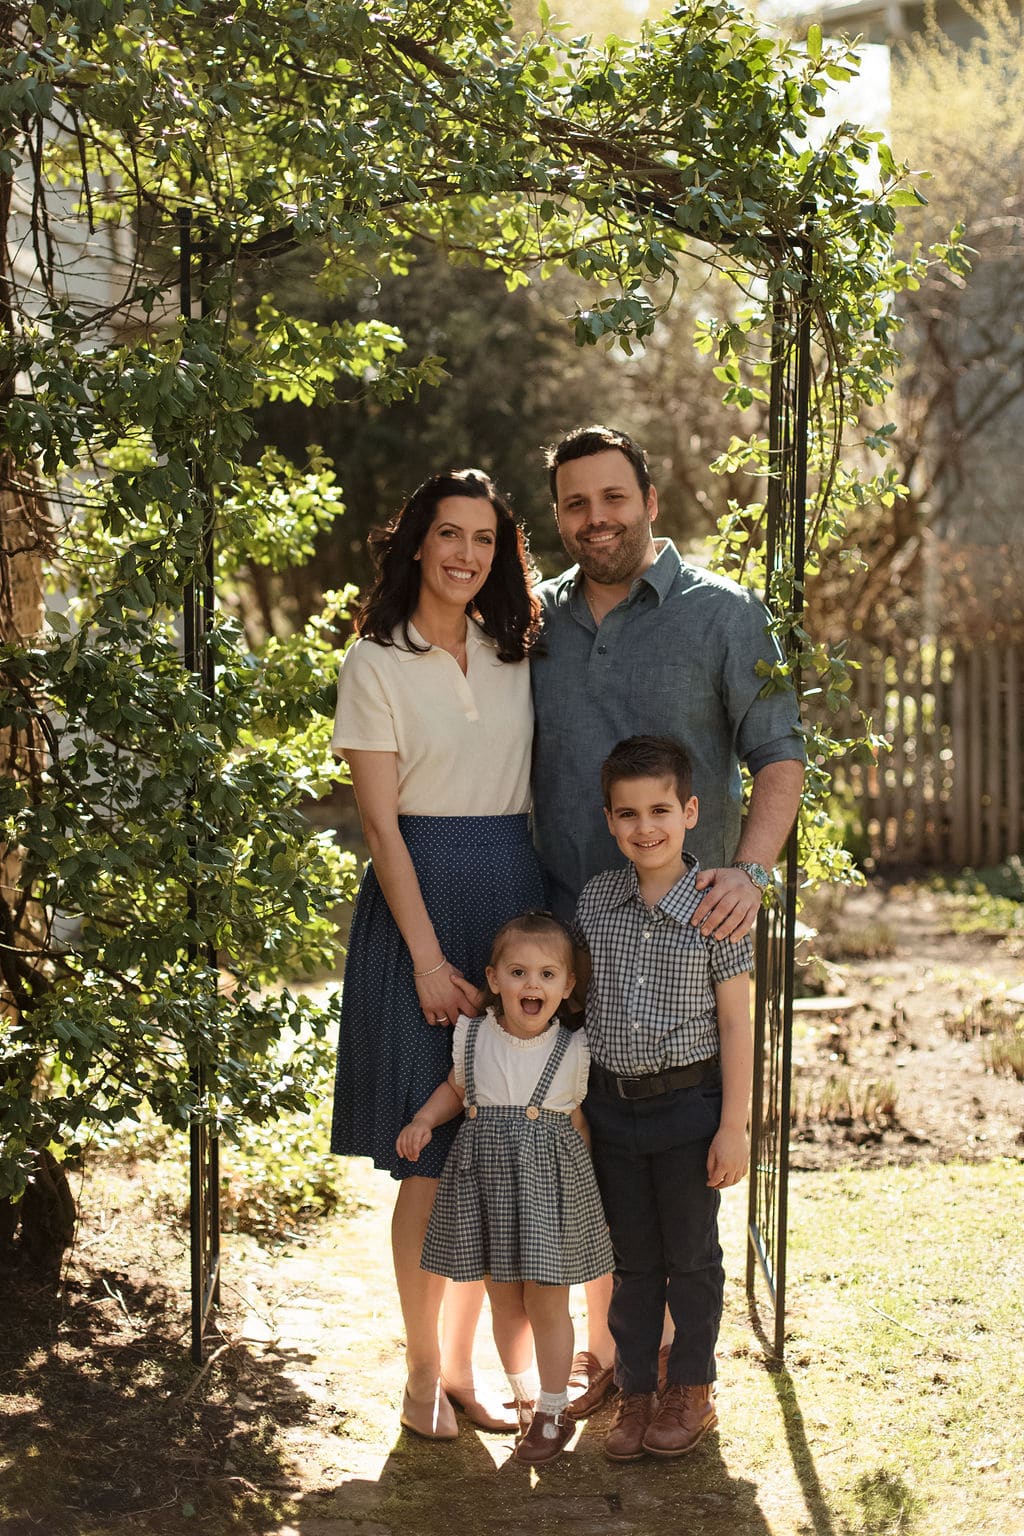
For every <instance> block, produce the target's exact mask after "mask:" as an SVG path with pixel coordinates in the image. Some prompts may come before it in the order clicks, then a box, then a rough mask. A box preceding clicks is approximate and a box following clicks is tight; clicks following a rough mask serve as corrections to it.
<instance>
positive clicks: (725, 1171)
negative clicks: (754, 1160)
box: [708, 1125, 750, 1189]
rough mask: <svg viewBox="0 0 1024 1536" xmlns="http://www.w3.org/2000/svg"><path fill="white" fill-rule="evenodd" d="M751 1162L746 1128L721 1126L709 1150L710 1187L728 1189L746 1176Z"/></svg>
mask: <svg viewBox="0 0 1024 1536" xmlns="http://www.w3.org/2000/svg"><path fill="white" fill-rule="evenodd" d="M749 1162H750V1143H749V1141H748V1140H747V1133H746V1129H744V1130H733V1129H731V1128H730V1127H729V1126H724V1125H722V1126H719V1128H718V1131H717V1132H716V1134H715V1138H714V1140H713V1141H712V1143H711V1146H710V1148H709V1150H708V1188H709V1189H728V1188H729V1186H730V1185H732V1184H738V1183H739V1182H740V1180H741V1179H742V1178H743V1177H744V1175H745V1174H746V1171H747V1167H748V1165H749Z"/></svg>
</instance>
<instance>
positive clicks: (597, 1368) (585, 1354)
mask: <svg viewBox="0 0 1024 1536" xmlns="http://www.w3.org/2000/svg"><path fill="white" fill-rule="evenodd" d="M614 1391H615V1382H614V1379H613V1377H612V1367H611V1366H610V1365H602V1364H601V1362H600V1360H599V1359H598V1358H597V1356H596V1355H592V1354H591V1353H590V1351H589V1350H586V1349H585V1350H581V1351H580V1353H579V1354H578V1355H577V1356H576V1357H575V1359H574V1360H573V1362H572V1375H571V1376H570V1377H569V1417H570V1418H572V1419H587V1418H589V1417H590V1415H591V1414H592V1413H596V1412H597V1410H598V1408H600V1406H601V1404H602V1403H603V1402H604V1401H605V1399H606V1398H607V1397H610V1396H611V1394H612V1393H613V1392H614Z"/></svg>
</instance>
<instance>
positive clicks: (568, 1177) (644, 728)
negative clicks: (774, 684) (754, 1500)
mask: <svg viewBox="0 0 1024 1536" xmlns="http://www.w3.org/2000/svg"><path fill="white" fill-rule="evenodd" d="M547 467H548V474H549V482H550V490H551V499H552V503H553V507H554V515H555V518H556V520H557V524H558V530H559V533H560V536H561V539H562V543H563V545H564V547H565V550H566V553H567V554H568V555H569V557H570V558H571V559H572V560H573V561H574V562H575V563H574V564H573V566H572V567H571V569H569V570H567V571H566V572H565V573H564V574H563V575H562V576H560V577H557V578H555V579H553V580H551V581H547V582H544V583H542V584H540V585H539V586H536V587H535V586H534V585H533V583H532V580H531V570H530V565H529V559H528V554H527V547H526V542H525V539H524V535H523V532H522V529H521V528H520V526H519V525H518V524H517V522H516V520H515V518H514V517H513V515H512V513H511V511H510V509H509V507H508V504H507V503H506V501H505V500H504V498H503V497H502V496H501V495H500V493H499V492H498V490H497V489H496V488H495V486H494V485H493V483H492V482H491V480H490V479H489V478H488V476H487V475H485V474H483V473H482V472H481V471H479V470H474V469H465V470H458V471H450V472H447V473H444V474H439V475H435V476H433V477H432V478H431V479H429V480H428V481H426V482H425V483H424V484H423V485H421V486H420V487H419V488H418V489H417V490H416V491H415V492H414V493H413V495H412V496H411V497H410V498H409V500H408V501H407V502H406V504H405V506H404V507H403V508H402V509H401V511H400V512H399V513H398V514H397V516H396V517H395V518H394V519H393V520H392V521H391V522H390V523H389V524H388V525H387V527H386V528H384V529H382V530H380V531H379V533H378V534H376V535H375V555H376V559H377V579H376V582H375V584H374V586H373V588H372V590H371V591H370V594H369V597H368V598H367V600H366V602H365V604H364V605H363V608H362V610H361V612H360V614H359V617H358V620H357V626H356V627H357V638H356V639H355V640H354V642H353V643H352V644H351V645H350V646H349V648H348V649H347V651H346V653H345V657H344V661H343V665H342V670H341V677H340V681H339V688H338V706H337V715H336V721H335V732H334V750H335V752H336V753H337V754H338V756H340V757H343V758H344V759H345V760H346V761H347V762H348V765H349V768H350V771H351V777H352V784H353V787H354V790H355V795H356V799H357V802H358V806H359V813H360V817H361V820H362V825H363V830H364V835H365V839H366V843H367V847H368V849H369V853H370V862H369V863H368V865H367V868H366V871H365V874H364V877H363V881H362V884H361V887H360V891H359V896H358V899H357V903H356V909H355V914H354V919H353V924H352V929H351V935H350V940H349V949H348V959H347V963H346V970H345V984H344V992H343V1002H342V1018H341V1036H340V1041H339V1049H338V1072H337V1083H336V1093H335V1105H334V1128H333V1137H332V1148H333V1150H334V1151H335V1152H338V1153H342V1154H347V1155H358V1156H368V1157H371V1158H372V1159H373V1162H374V1164H375V1165H376V1166H377V1167H379V1168H383V1169H387V1170H388V1171H389V1172H390V1173H391V1175H392V1177H393V1178H394V1179H396V1180H397V1181H398V1183H399V1188H398V1197H397V1200H396V1203H395V1209H394V1216H393V1220H392V1246H393V1253H394V1265H395V1276H396V1280H397V1286H398V1295H399V1300H400V1304H401V1309H402V1316H403V1321H404V1326H405V1333H406V1366H407V1378H406V1386H405V1391H404V1395H403V1401H402V1410H401V1422H402V1424H403V1425H405V1426H406V1427H407V1428H408V1429H410V1430H412V1431H414V1432H415V1433H418V1434H420V1435H423V1436H426V1437H429V1438H431V1439H435V1440H449V1439H452V1438H453V1437H454V1436H455V1435H456V1434H457V1433H458V1419H457V1416H456V1410H460V1411H461V1412H462V1413H463V1414H464V1415H465V1417H466V1418H467V1419H468V1420H470V1421H471V1422H472V1423H474V1424H475V1425H477V1426H479V1427H480V1428H483V1429H488V1430H495V1431H514V1432H515V1433H516V1435H517V1439H516V1444H515V1450H514V1452H513V1455H514V1456H515V1458H516V1459H517V1460H519V1461H521V1462H525V1463H527V1464H529V1465H533V1466H541V1465H543V1464H545V1463H547V1462H550V1461H552V1460H553V1459H554V1458H555V1457H557V1456H558V1455H559V1454H561V1452H562V1451H563V1450H564V1449H565V1448H566V1446H567V1445H568V1443H569V1441H570V1440H571V1438H572V1435H573V1433H574V1430H575V1427H576V1425H577V1423H578V1422H579V1421H580V1420H581V1419H583V1418H586V1417H587V1416H588V1415H589V1414H591V1413H593V1412H594V1411H595V1410H596V1409H597V1408H598V1407H600V1406H601V1404H602V1403H604V1402H605V1400H606V1399H608V1398H609V1397H614V1403H615V1415H614V1419H613V1422H612V1424H611V1427H610V1429H609V1431H608V1434H607V1436H606V1437H605V1441H604V1450H605V1454H606V1455H607V1456H608V1457H609V1458H611V1459H612V1460H615V1461H632V1460H635V1459H638V1458H640V1457H642V1456H645V1455H654V1456H678V1455H682V1454H684V1453H686V1452H688V1451H690V1450H692V1449H693V1448H694V1447H695V1446H696V1445H698V1444H699V1443H700V1441H701V1440H702V1439H703V1437H704V1436H705V1435H706V1434H707V1433H708V1431H709V1430H711V1429H713V1428H714V1427H715V1425H716V1424H717V1409H716V1405H715V1397H714V1381H715V1374H716V1366H715V1346H716V1341H717V1336H718V1329H719V1323H720V1319H721V1312H722V1296H723V1286H724V1275H723V1270H722V1251H721V1247H720V1244H719V1239H718V1210H719V1203H720V1192H721V1190H722V1189H724V1188H727V1187H728V1186H730V1185H732V1184H735V1183H737V1182H738V1181H739V1180H740V1179H742V1177H743V1176H744V1174H745V1172H746V1167H747V1158H748V1144H747V1114H748V1101H749V1092H750V1079H751V1067H752V1061H751V1058H752V1045H751V1031H750V1009H749V971H750V965H751V944H750V939H749V936H748V935H749V931H750V929H751V927H752V925H753V923H754V920H755V918H756V915H757V911H758V908H759V906H760V904H761V901H762V895H763V892H764V891H765V889H766V887H767V886H768V884H769V879H770V876H769V870H770V869H771V867H772V865H773V864H774V862H775V860H776V858H777V856H778V852H779V849H780V848H781V846H782V844H783V842H784V841H785V838H786V836H787V834H788V831H789V829H790V826H791V824H792V822H793V819H794V816H795V814H796V810H797V806H798V802H799V797H800V790H801V785H802V780H803V771H804V749H803V742H802V737H801V733H800V728H799V721H798V714H797V707H796V701H795V699H794V697H793V695H792V694H791V693H787V692H785V691H779V690H776V691H766V690H765V689H764V680H765V675H766V673H767V672H769V671H770V670H771V669H772V668H773V667H774V665H775V664H776V663H777V661H778V660H779V651H778V646H777V643H776V641H775V640H774V638H773V636H772V635H771V633H770V631H769V628H768V618H767V614H766V612H765V610H764V608H763V606H762V605H761V604H760V602H758V600H757V599H756V598H755V597H754V596H753V595H752V594H751V593H750V592H748V591H746V590H744V589H742V588H740V587H739V586H737V585H735V584H734V583H732V582H730V581H727V580H725V579H724V578H721V577H718V576H715V575H713V574H711V573H709V572H707V571H705V570H703V569H700V568H698V567H696V566H694V565H692V564H689V563H687V562H685V561H683V560H682V559H681V557H680V556H679V554H678V552H677V550H676V549H675V547H674V545H673V544H672V543H671V542H670V541H669V540H665V539H656V538H655V536H654V524H655V519H656V518H657V515H658V495H657V490H656V488H655V487H654V485H653V484H652V481H651V473H650V468H649V464H648V460H647V456H646V454H645V452H644V451H643V449H642V448H641V447H640V446H639V445H638V444H637V443H636V442H634V441H633V439H632V438H630V437H629V436H628V435H626V434H625V433H623V432H619V431H615V430H612V429H610V428H607V427H600V426H598V427H587V428H580V429H578V430H576V431H574V432H572V433H570V434H569V435H568V436H567V437H565V438H564V439H563V440H562V441H561V442H560V443H558V444H557V446H555V447H554V448H552V449H550V450H549V451H548V454H547ZM742 764H745V765H746V768H747V769H748V771H749V778H750V785H749V793H748V796H747V801H746V806H745V809H744V791H743V783H742V778H741V765H742ZM577 1284H585V1285H586V1287H587V1314H588V1338H587V1349H586V1350H585V1351H582V1352H580V1353H579V1354H575V1355H574V1332H573V1324H572V1319H571V1315H570V1308H569V1287H570V1286H572V1285H577ZM485 1288H486V1294H487V1296H488V1299H489V1302H490V1310H491V1317H492V1324H493V1331H494V1340H495V1345H496V1347H497V1351H498V1354H499V1356H500V1358H501V1361H502V1364H503V1366H504V1368H505V1371H506V1374H507V1377H508V1385H509V1392H508V1400H507V1401H505V1400H504V1399H498V1400H495V1401H490V1400H489V1398H488V1396H487V1394H486V1392H484V1391H483V1389H482V1388H481V1387H480V1386H479V1384H478V1383H477V1382H476V1380H475V1378H474V1373H473V1363H472V1348H473V1338H474V1333H475V1329H476V1323H477V1319H478V1317H479V1314H480V1309H481V1306H482V1301H483V1296H484V1291H485Z"/></svg>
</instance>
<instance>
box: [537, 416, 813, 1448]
mask: <svg viewBox="0 0 1024 1536" xmlns="http://www.w3.org/2000/svg"><path fill="white" fill-rule="evenodd" d="M547 466H548V473H549V477H550V484H551V497H552V501H553V503H554V510H555V518H556V520H557V523H558V530H559V533H560V534H561V537H562V543H563V544H564V546H565V550H566V553H567V554H568V555H569V556H570V558H571V559H573V560H574V561H575V562H576V564H575V566H573V567H572V568H571V569H570V570H568V571H566V572H565V573H564V575H562V576H558V577H555V578H554V579H553V580H552V581H547V582H545V583H544V584H543V585H542V586H541V588H540V593H539V595H540V599H541V607H542V614H543V620H544V632H543V644H542V646H540V647H539V648H538V649H537V650H535V651H534V653H533V657H532V660H531V665H530V674H531V681H532V686H533V704H534V713H535V717H536V724H535V734H534V759H533V807H534V809H533V819H534V839H535V842H536V845H537V851H538V855H539V857H540V863H541V867H542V870H543V873H544V881H545V886H546V888H547V893H548V900H549V903H550V905H551V907H552V910H553V911H554V912H555V913H556V914H557V915H558V916H559V917H561V918H562V919H563V920H564V921H566V922H570V921H571V920H572V918H573V914H574V912H575V908H576V902H577V899H578V897H579V895H580V892H581V891H582V889H583V887H584V885H585V884H586V883H587V881H588V880H589V879H590V878H591V877H592V876H593V875H596V874H598V873H600V871H601V870H604V869H608V868H609V867H611V866H613V865H615V864H621V863H622V862H623V860H622V857H621V855H620V854H619V853H618V851H617V849H616V847H615V845H614V843H613V841H612V839H611V838H610V837H609V835H608V829H607V824H606V821H605V815H604V807H603V804H602V799H601V790H600V783H601V773H600V770H601V764H602V762H603V761H604V759H605V758H606V757H607V755H608V753H609V752H610V751H611V749H612V748H613V746H615V744H616V742H619V741H622V740H623V739H625V738H626V737H630V736H642V735H655V736H673V737H676V738H677V739H679V740H682V741H684V742H685V743H686V744H687V746H688V747H689V749H690V754H691V757H692V759H693V770H694V772H693V791H694V793H695V794H696V795H697V796H698V797H699V801H700V806H701V815H700V820H699V822H698V824H697V826H696V827H695V828H694V829H693V831H692V833H691V834H690V837H689V839H688V843H687V846H688V847H689V848H691V849H692V852H693V853H694V854H695V855H696V856H697V859H698V860H699V862H700V874H699V875H698V877H697V882H696V883H697V887H698V889H699V890H701V891H702V892H703V895H702V898H701V901H700V904H699V905H698V906H697V908H696V910H695V912H694V914H693V918H692V922H693V923H694V924H695V925H696V926H698V927H699V928H700V929H701V931H702V932H703V933H705V934H709V935H711V936H713V937H714V938H717V939H727V938H728V939H733V940H738V939H739V938H741V937H742V935H743V934H745V933H747V932H748V931H749V929H750V928H751V927H752V926H753V923H754V920H755V918H756V917H757V911H758V907H759V906H760V904H761V894H762V891H763V889H764V887H765V886H766V885H767V883H768V880H769V878H770V875H769V871H770V870H771V867H772V865H773V864H774V863H775V860H776V858H777V857H778V853H779V850H780V848H781V847H782V845H783V843H784V842H785V840H786V837H787V835H788V833H789V829H790V827H791V826H792V824H793V819H794V817H795V816H796V812H797V808H798V806H799V803H800V790H801V786H802V784H803V773H804V760H805V753H804V747H803V740H802V738H801V736H800V732H799V717H798V711H797V704H796V699H795V697H794V696H793V695H792V694H791V693H787V692H781V693H775V694H772V695H769V696H768V697H761V689H762V687H763V676H762V675H761V673H759V671H758V663H759V662H764V663H766V664H767V665H769V666H770V665H773V664H774V663H775V662H777V661H778V660H779V659H780V656H781V652H780V650H779V647H778V645H777V643H776V642H775V640H774V639H773V637H772V636H771V635H770V634H769V633H768V630H767V627H766V626H767V621H768V620H767V614H766V612H765V610H764V608H763V606H762V605H761V604H760V603H759V602H758V601H757V599H756V597H754V596H753V594H752V593H750V592H747V591H745V590H744V589H743V588H741V587H739V586H737V585H736V583H735V582H732V581H728V580H726V579H725V578H724V577H721V576H714V575H711V574H710V573H709V572H707V571H703V570H699V569H697V568H696V567H694V566H692V565H687V564H686V563H685V562H684V561H683V560H681V559H680V557H679V554H678V553H677V551H676V549H675V546H674V545H673V544H672V543H671V542H670V541H669V540H667V539H664V540H658V541H656V540H655V538H654V535H653V531H652V530H653V525H654V521H655V519H656V518H657V515H658V493H657V491H656V490H655V488H654V486H653V485H652V484H651V477H650V471H649V469H648V464H647V455H646V454H645V452H644V450H643V449H642V448H641V447H640V446H639V444H637V443H635V442H634V441H633V439H632V438H631V437H628V436H627V435H626V434H625V433H624V432H618V431H615V430H613V429H611V428H608V427H601V426H595V427H585V428H578V429H577V430H576V431H574V432H570V433H569V435H568V436H567V437H565V438H563V440H562V441H561V442H560V443H558V444H557V445H556V446H555V447H554V448H552V449H549V450H548V453H547ZM741 761H743V762H745V763H746V765H747V767H748V769H749V771H750V773H751V775H752V781H753V782H752V788H751V795H750V803H749V806H748V809H747V814H746V816H745V817H743V815H742V781H741V777H740V762H741ZM610 1294H611V1287H610V1277H609V1278H608V1279H606V1280H604V1281H600V1280H599V1281H593V1282H591V1284H590V1285H589V1286H588V1287H587V1311H588V1317H589V1327H588V1349H587V1351H585V1352H584V1353H583V1354H581V1355H579V1356H577V1359H576V1360H575V1361H574V1363H573V1378H572V1381H571V1383H570V1386H571V1387H573V1388H575V1390H576V1391H577V1392H578V1393H579V1395H578V1396H577V1397H576V1398H575V1399H574V1401H573V1402H572V1404H571V1405H570V1410H569V1411H570V1413H571V1414H572V1415H573V1417H576V1418H585V1417H586V1416H587V1415H588V1414H590V1413H592V1412H593V1411H594V1410H595V1409H596V1408H597V1407H599V1406H600V1404H601V1403H602V1402H603V1401H604V1400H605V1398H606V1397H607V1396H608V1394H609V1392H610V1391H611V1390H612V1388H613V1379H612V1365H611V1360H612V1354H613V1347H614V1346H613V1341H612V1338H611V1334H610V1333H609V1331H608V1326H607V1321H606V1314H607V1308H608V1300H609V1297H610Z"/></svg>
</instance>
